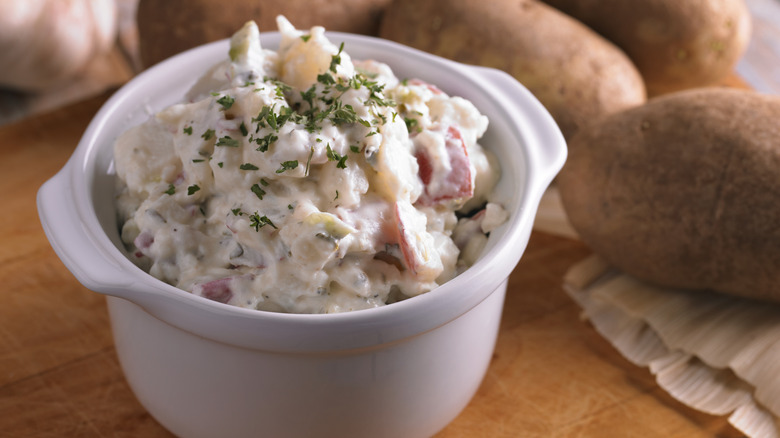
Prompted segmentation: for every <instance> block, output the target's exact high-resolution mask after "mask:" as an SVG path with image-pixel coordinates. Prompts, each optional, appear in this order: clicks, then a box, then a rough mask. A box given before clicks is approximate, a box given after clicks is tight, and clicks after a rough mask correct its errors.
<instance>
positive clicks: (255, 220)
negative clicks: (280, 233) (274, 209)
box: [249, 212, 277, 231]
mask: <svg viewBox="0 0 780 438" xmlns="http://www.w3.org/2000/svg"><path fill="white" fill-rule="evenodd" d="M266 225H270V226H272V227H273V228H274V229H277V228H276V225H274V223H273V222H271V219H268V216H265V215H263V216H260V214H258V213H257V212H254V214H252V215H251V216H249V226H250V227H252V228H254V229H255V231H260V228H263V227H264V226H266Z"/></svg>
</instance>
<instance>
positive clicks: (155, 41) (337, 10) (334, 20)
mask: <svg viewBox="0 0 780 438" xmlns="http://www.w3.org/2000/svg"><path fill="white" fill-rule="evenodd" d="M390 1H391V0H262V1H259V0H231V1H222V0H140V1H139V3H138V11H137V14H136V18H137V22H138V37H139V43H138V45H139V52H140V58H141V64H142V65H143V66H144V67H149V66H151V65H153V64H156V63H158V62H160V61H162V60H164V59H166V58H168V57H170V56H173V55H175V54H177V53H179V52H182V51H184V50H187V49H190V48H193V47H195V46H198V45H201V44H205V43H209V42H212V41H216V40H220V39H223V38H228V37H230V36H231V35H232V34H233V33H234V32H235V31H237V30H238V29H240V28H241V26H242V25H243V24H244V23H246V22H247V21H249V20H255V21H256V22H257V26H258V27H259V28H260V31H261V32H264V31H274V30H276V16H277V15H279V14H282V15H285V16H286V17H287V19H288V20H290V22H292V24H293V25H295V26H296V27H297V28H299V29H309V28H311V27H312V26H324V27H325V28H326V29H327V30H332V31H342V32H351V33H357V34H366V35H376V33H377V32H378V29H379V20H380V17H381V14H382V11H383V10H384V8H385V7H386V6H387V5H388V4H389V3H390Z"/></svg>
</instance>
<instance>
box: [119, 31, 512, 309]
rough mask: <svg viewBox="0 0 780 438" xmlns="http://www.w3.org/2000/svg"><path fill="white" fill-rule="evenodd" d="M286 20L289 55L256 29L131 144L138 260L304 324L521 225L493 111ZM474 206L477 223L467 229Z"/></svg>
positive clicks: (130, 209)
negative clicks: (497, 197)
mask: <svg viewBox="0 0 780 438" xmlns="http://www.w3.org/2000/svg"><path fill="white" fill-rule="evenodd" d="M278 24H279V29H280V32H281V34H282V41H281V44H280V47H279V50H278V51H271V50H267V49H263V48H262V47H261V44H260V39H259V33H258V29H257V26H256V25H255V24H254V23H253V22H250V23H247V24H246V25H245V26H244V27H243V28H242V29H241V30H239V31H238V32H237V33H236V34H235V35H234V36H233V37H232V38H231V44H230V53H229V59H226V60H225V61H223V62H220V63H218V64H217V65H215V66H214V67H213V68H211V69H210V70H209V71H208V72H207V73H206V75H205V76H203V77H202V78H201V79H200V80H199V81H198V82H197V83H196V84H195V86H194V87H193V88H192V89H191V91H190V92H189V93H188V95H187V96H186V99H185V103H181V104H176V105H173V106H171V107H169V108H167V109H165V110H163V111H161V112H160V113H158V114H156V115H155V116H154V117H152V118H150V119H149V120H148V121H146V122H145V123H143V124H141V125H140V126H136V127H133V128H130V129H129V130H127V131H126V132H125V133H124V134H123V135H122V136H121V137H120V138H119V139H118V140H117V142H116V145H115V164H116V170H117V175H118V177H119V178H118V180H119V192H118V197H117V205H118V211H119V216H120V218H119V220H120V223H121V225H122V229H121V235H122V239H123V241H124V242H125V244H126V245H127V248H128V251H129V255H130V257H131V258H132V259H133V261H134V262H135V263H136V264H138V265H139V266H141V267H142V268H143V269H145V270H147V271H148V272H149V273H150V274H151V275H153V276H155V277H157V278H159V279H161V280H163V281H166V282H168V283H170V284H173V285H175V286H177V287H179V288H182V289H185V290H188V291H191V292H193V293H195V294H197V295H201V296H204V297H206V298H209V299H212V300H216V301H220V302H223V303H228V304H231V305H235V306H240V307H247V308H253V309H260V310H272V311H281V312H296V313H331V312H343V311H350V310H357V309H364V308H370V307H376V306H382V305H385V304H388V303H391V302H394V301H398V300H401V299H404V298H407V297H411V296H415V295H418V294H421V293H424V292H427V291H430V290H431V289H433V288H435V287H436V286H437V285H439V284H441V283H443V282H445V281H447V280H449V279H451V278H453V277H454V276H455V275H457V274H458V273H459V272H461V271H462V270H463V269H465V268H466V267H467V266H468V265H469V264H471V263H473V261H474V260H475V258H476V257H477V256H478V254H479V253H480V251H481V250H482V248H483V247H484V244H485V241H486V236H485V233H487V232H489V231H490V230H492V229H493V228H495V227H496V226H499V225H500V224H501V223H502V222H504V221H505V220H506V216H507V214H506V212H505V211H504V209H503V208H501V207H500V206H499V205H497V204H494V203H490V202H487V201H488V200H489V194H490V192H491V190H492V188H493V186H494V184H495V183H496V180H497V179H498V169H497V166H496V165H495V163H494V161H493V160H492V158H491V157H490V156H489V155H488V154H487V153H486V152H485V151H484V150H483V149H482V147H481V146H480V145H479V144H478V143H477V140H478V139H479V138H480V137H481V136H482V134H483V133H484V132H485V130H486V128H487V124H488V121H487V118H486V117H485V116H483V115H481V114H480V113H479V111H478V110H477V109H476V108H475V107H474V105H473V104H471V103H470V102H468V101H467V100H465V99H462V98H460V97H453V96H448V95H447V94H445V93H444V92H442V91H441V90H439V89H438V88H436V87H435V86H433V85H430V84H427V83H424V82H422V81H419V80H408V81H400V80H399V79H398V78H396V77H395V76H394V74H393V72H392V71H391V69H390V68H389V67H388V66H387V65H385V64H382V63H379V62H375V61H354V60H352V59H351V57H350V56H349V55H348V53H347V52H345V48H344V47H343V45H341V46H339V45H336V44H334V43H332V42H330V41H329V40H328V39H327V38H326V37H325V35H324V29H323V28H322V27H314V28H312V29H311V30H310V31H308V32H303V31H299V30H296V29H295V28H294V27H293V26H292V25H291V24H290V23H289V22H288V21H287V20H286V19H284V17H279V19H278ZM486 203H487V204H486ZM464 205H466V207H465V208H468V210H472V211H473V210H475V208H474V207H478V208H477V209H476V210H479V212H478V213H476V214H474V215H472V216H470V217H463V218H461V219H458V216H456V211H457V210H458V209H464Z"/></svg>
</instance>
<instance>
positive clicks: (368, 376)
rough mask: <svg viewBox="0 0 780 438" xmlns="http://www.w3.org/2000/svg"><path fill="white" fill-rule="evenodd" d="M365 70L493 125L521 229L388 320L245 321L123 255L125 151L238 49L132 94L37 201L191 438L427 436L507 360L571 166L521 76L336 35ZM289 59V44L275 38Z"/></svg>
mask: <svg viewBox="0 0 780 438" xmlns="http://www.w3.org/2000/svg"><path fill="white" fill-rule="evenodd" d="M328 36H329V38H330V39H331V41H333V42H335V43H337V44H338V43H339V42H341V41H344V42H345V50H346V51H347V52H348V53H350V54H351V55H352V57H353V58H355V59H377V60H379V61H383V62H386V63H387V64H389V65H390V66H391V67H392V68H393V70H394V71H395V73H396V75H397V76H398V77H400V78H407V77H408V78H412V77H416V78H420V79H423V80H426V81H429V82H431V83H434V84H436V85H437V86H439V88H441V89H443V90H444V91H446V92H448V93H449V94H451V95H459V96H463V97H465V98H467V99H469V100H471V101H472V102H473V103H474V104H475V105H476V106H477V107H478V108H479V109H480V110H481V111H482V113H483V114H485V115H487V116H488V117H489V119H490V126H489V128H488V131H487V133H486V135H485V137H484V138H483V139H482V141H481V143H482V144H483V145H484V146H485V147H487V148H489V149H491V150H492V151H493V152H494V153H495V154H497V155H498V157H499V159H500V162H501V165H502V172H503V175H502V178H501V181H500V182H499V184H498V187H497V193H498V199H499V200H500V201H501V202H503V204H504V205H505V207H506V208H507V210H508V211H509V212H510V215H511V216H510V219H509V221H508V222H507V223H505V224H504V225H502V226H501V227H500V228H499V229H497V230H496V231H494V232H493V233H491V235H490V238H489V242H488V245H487V248H486V250H485V253H484V254H483V255H482V257H481V258H480V259H479V261H478V262H477V263H476V264H475V265H474V266H473V267H471V268H470V269H469V270H468V271H466V272H465V273H463V274H462V275H460V276H458V277H457V278H455V279H453V280H452V281H450V282H448V283H446V284H444V285H442V286H441V287H439V288H437V289H435V290H433V291H431V292H429V293H427V294H423V295H420V296H418V297H414V298H411V299H409V300H406V301H403V302H399V303H395V304H392V305H389V306H385V307H382V308H377V309H370V310H361V311H356V312H351V313H343V314H330V315H292V314H276V313H267V312H259V311H254V310H249V309H242V308H237V307H232V306H228V305H224V304H220V303H217V302H213V301H209V300H207V299H204V298H201V297H198V296H195V295H193V294H190V293H188V292H185V291H182V290H179V289H176V288H174V287H173V286H170V285H168V284H165V283H163V282H161V281H159V280H157V279H155V278H153V277H152V276H150V275H148V274H146V273H145V272H143V271H141V270H140V269H139V268H137V267H136V266H135V265H133V264H132V263H131V262H130V261H129V260H128V258H127V257H126V256H125V253H124V249H123V247H122V244H121V242H120V238H119V233H118V225H117V218H116V211H115V207H114V192H113V191H114V178H115V175H114V169H113V162H112V160H113V143H114V140H115V139H116V138H117V136H118V135H119V134H120V133H121V132H122V131H124V130H125V129H127V128H128V127H129V126H132V125H135V124H138V123H140V122H142V121H143V120H144V119H146V118H147V117H148V115H149V114H150V113H153V112H156V111H159V110H160V109H162V108H164V107H166V106H168V105H170V104H172V103H175V102H177V101H180V100H181V99H182V96H183V95H184V93H185V91H186V90H187V89H188V88H189V87H190V86H191V84H192V83H194V81H195V79H196V78H197V77H199V76H200V75H201V74H202V73H203V72H204V71H205V69H206V68H208V67H209V66H211V65H212V64H213V63H215V62H217V61H219V60H221V59H223V58H224V57H225V56H226V53H227V51H228V43H227V41H220V42H217V43H213V44H209V45H205V46H201V47H199V48H196V49H193V50H190V51H188V52H185V53H183V54H181V55H178V56H175V57H173V58H171V59H169V60H167V61H165V62H162V63H161V64H159V65H157V66H155V67H153V68H151V69H149V70H147V71H146V72H144V73H142V74H140V75H139V76H138V77H136V78H134V79H133V80H131V81H130V82H129V83H128V84H127V85H125V86H124V87H122V88H121V89H120V90H119V91H117V92H116V94H115V95H114V96H113V97H111V98H110V99H109V100H108V101H107V102H106V103H105V105H104V106H103V107H102V108H101V109H100V111H99V112H98V114H97V115H96V116H95V118H94V119H93V120H92V122H91V123H90V125H89V127H88V128H87V130H86V132H85V133H84V136H83V138H82V139H81V141H80V143H79V145H78V147H77V148H76V150H75V152H74V153H73V156H72V157H71V159H70V160H69V161H68V163H67V164H66V165H65V167H64V168H63V169H62V170H61V171H60V172H59V173H57V175H55V176H54V177H53V178H52V179H51V180H49V181H48V182H46V183H45V184H44V185H43V187H42V188H41V189H40V191H39V193H38V209H39V213H40V218H41V222H42V223H43V227H44V230H45V232H46V235H47V237H48V238H49V240H50V242H51V245H52V246H53V248H54V250H55V251H56V252H57V254H58V256H59V257H60V258H61V259H62V261H63V262H64V263H65V265H66V266H67V267H68V269H70V270H71V271H72V272H73V274H74V275H75V277H76V278H77V279H78V280H79V281H80V282H81V283H82V284H84V286H86V287H87V288H89V289H91V290H93V291H96V292H100V293H103V294H106V295H107V296H108V308H109V312H110V316H111V323H112V328H113V334H114V340H115V343H116V349H117V353H118V356H119V360H120V362H121V364H122V368H123V370H124V373H125V375H126V377H127V380H128V382H129V384H130V386H131V387H132V389H133V391H134V392H135V394H136V396H137V397H138V399H139V401H140V402H141V403H142V404H143V405H144V407H145V408H146V409H147V410H148V411H149V412H150V413H151V414H152V415H153V416H154V417H155V418H156V419H157V420H158V421H159V422H160V423H161V424H162V425H163V426H165V427H166V428H168V429H169V430H170V431H172V432H173V433H175V434H176V435H179V436H183V437H217V436H219V437H246V436H268V437H286V436H295V437H339V438H345V437H404V438H409V437H426V436H430V435H433V434H435V433H436V432H437V431H439V430H440V429H442V428H443V427H444V426H446V425H447V424H448V423H449V422H450V421H451V420H452V419H454V418H455V417H456V416H457V415H458V413H459V412H460V411H461V410H462V409H463V408H464V407H465V406H466V404H467V403H468V402H469V400H470V399H471V397H472V396H473V395H474V393H475V391H476V390H477V388H478V386H479V385H480V382H481V381H482V378H483V377H484V375H485V372H486V370H487V367H488V364H489V363H490V359H491V356H492V352H493V349H494V346H495V340H496V336H497V333H498V326H499V321H500V318H501V310H502V306H503V301H504V294H505V292H506V286H507V278H508V276H509V274H510V273H511V272H512V270H513V269H514V267H515V265H516V264H517V262H518V261H519V260H520V256H521V255H522V253H523V251H524V250H525V247H526V245H527V243H528V238H529V235H530V233H531V229H532V225H533V221H534V216H535V214H536V210H537V206H538V203H539V201H540V198H541V196H542V193H543V192H544V190H545V189H546V188H547V186H548V185H549V183H550V182H551V181H552V179H553V177H554V176H555V174H556V173H557V172H558V171H559V170H560V168H561V166H562V165H563V162H564V160H565V156H566V146H565V143H564V140H563V137H562V136H561V134H560V131H559V130H558V128H557V126H556V125H555V123H554V122H553V120H552V118H551V117H550V116H549V114H548V113H547V112H546V111H545V109H544V108H543V107H542V105H541V104H540V103H539V102H538V101H537V100H536V99H535V98H534V97H533V96H532V95H531V94H530V93H529V92H528V91H527V90H526V89H525V88H524V87H522V86H521V85H520V84H519V83H517V81H515V80H514V79H513V78H511V77H510V76H509V75H507V74H505V73H503V72H500V71H497V70H493V69H487V68H482V67H473V66H466V65H462V64H457V63H454V62H451V61H448V60H445V59H442V58H439V57H435V56H431V55H428V54H425V53H423V52H420V51H417V50H414V49H410V48H407V47H404V46H401V45H398V44H395V43H392V42H389V41H385V40H380V39H376V38H370V37H365V36H357V35H350V34H342V33H335V32H330V33H328ZM262 42H263V45H264V47H268V48H274V49H275V48H276V47H277V46H278V42H279V35H278V33H264V34H262Z"/></svg>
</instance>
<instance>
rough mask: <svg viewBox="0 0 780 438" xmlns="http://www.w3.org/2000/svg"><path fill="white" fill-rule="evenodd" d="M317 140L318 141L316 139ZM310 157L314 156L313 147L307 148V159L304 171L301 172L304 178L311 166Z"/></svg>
mask: <svg viewBox="0 0 780 438" xmlns="http://www.w3.org/2000/svg"><path fill="white" fill-rule="evenodd" d="M317 140H320V139H319V138H318V139H317ZM320 141H321V140H320ZM312 156H314V145H311V146H309V157H308V158H307V159H306V170H305V171H304V172H303V174H304V176H309V165H310V164H311V157H312Z"/></svg>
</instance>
